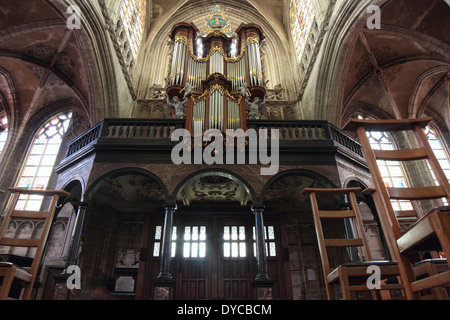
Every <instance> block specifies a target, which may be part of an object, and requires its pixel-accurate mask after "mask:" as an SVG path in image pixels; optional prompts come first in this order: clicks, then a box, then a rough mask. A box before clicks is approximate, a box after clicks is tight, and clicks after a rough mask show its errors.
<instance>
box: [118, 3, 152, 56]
mask: <svg viewBox="0 0 450 320" xmlns="http://www.w3.org/2000/svg"><path fill="white" fill-rule="evenodd" d="M120 17H121V18H122V21H123V25H124V28H125V31H126V33H127V37H128V42H129V43H130V47H131V50H132V51H133V54H134V57H135V58H136V56H137V53H138V49H139V45H140V44H141V41H142V35H143V33H144V27H145V19H146V1H145V0H124V1H123V4H122V8H121V9H120Z"/></svg>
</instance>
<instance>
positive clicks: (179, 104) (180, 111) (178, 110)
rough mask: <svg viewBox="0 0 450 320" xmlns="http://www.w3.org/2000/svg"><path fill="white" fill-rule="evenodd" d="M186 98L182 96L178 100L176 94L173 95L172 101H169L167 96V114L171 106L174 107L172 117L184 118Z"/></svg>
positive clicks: (170, 110)
mask: <svg viewBox="0 0 450 320" xmlns="http://www.w3.org/2000/svg"><path fill="white" fill-rule="evenodd" d="M187 101H188V98H184V99H183V100H180V98H178V97H177V96H175V97H173V101H170V98H169V97H167V111H168V112H169V114H170V113H171V112H172V108H174V109H175V115H174V116H173V118H174V119H185V118H186V109H187V106H186V102H187Z"/></svg>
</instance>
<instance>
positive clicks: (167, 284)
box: [153, 202, 177, 300]
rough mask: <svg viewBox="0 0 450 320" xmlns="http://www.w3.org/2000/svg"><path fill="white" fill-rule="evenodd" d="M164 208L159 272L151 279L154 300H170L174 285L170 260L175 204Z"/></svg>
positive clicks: (166, 205) (167, 204)
mask: <svg viewBox="0 0 450 320" xmlns="http://www.w3.org/2000/svg"><path fill="white" fill-rule="evenodd" d="M164 208H165V218H164V227H163V235H162V242H161V257H160V258H161V262H160V273H159V275H158V277H157V278H156V279H155V280H153V286H154V290H155V291H154V294H153V297H154V299H155V300H170V299H171V298H172V296H173V289H174V285H175V280H174V279H173V277H172V274H171V273H170V260H171V258H172V252H171V248H172V233H173V215H174V214H175V211H176V210H177V204H176V203H175V202H173V203H166V204H165V205H164Z"/></svg>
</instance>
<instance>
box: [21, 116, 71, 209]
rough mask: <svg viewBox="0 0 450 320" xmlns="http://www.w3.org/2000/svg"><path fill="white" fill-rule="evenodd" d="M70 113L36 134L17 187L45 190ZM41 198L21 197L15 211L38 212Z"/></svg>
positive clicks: (57, 117)
mask: <svg viewBox="0 0 450 320" xmlns="http://www.w3.org/2000/svg"><path fill="white" fill-rule="evenodd" d="M71 119H72V113H67V114H61V115H59V116H56V117H54V118H52V119H51V120H50V121H48V122H47V123H46V124H45V125H44V126H43V127H42V128H41V129H40V130H39V131H38V133H37V134H36V137H35V138H34V141H33V144H32V145H31V148H30V150H29V151H28V155H27V157H26V161H25V165H24V167H23V169H22V174H21V177H20V179H19V182H18V184H17V187H19V188H23V189H34V190H45V189H46V188H47V184H48V182H49V179H50V176H51V174H52V173H53V167H54V165H55V161H56V157H57V156H58V153H59V149H60V146H61V142H62V139H63V137H64V135H65V133H66V132H67V129H68V128H69V125H70V122H71ZM41 203H42V197H41V196H27V195H22V196H21V197H20V198H19V201H18V202H17V207H16V209H17V210H30V211H39V210H40V206H41Z"/></svg>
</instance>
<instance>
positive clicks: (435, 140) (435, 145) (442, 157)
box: [424, 126, 450, 205]
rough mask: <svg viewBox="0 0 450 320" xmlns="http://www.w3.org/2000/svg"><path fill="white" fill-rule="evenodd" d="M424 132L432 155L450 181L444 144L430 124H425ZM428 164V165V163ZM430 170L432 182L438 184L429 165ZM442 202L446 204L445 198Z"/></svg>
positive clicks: (448, 163)
mask: <svg viewBox="0 0 450 320" xmlns="http://www.w3.org/2000/svg"><path fill="white" fill-rule="evenodd" d="M424 132H425V135H426V136H427V138H428V142H429V143H430V146H431V148H432V149H433V151H434V155H435V156H436V158H437V160H438V161H439V164H440V165H441V168H442V170H443V171H444V173H445V175H446V177H447V179H449V181H450V159H449V156H448V155H447V152H446V151H445V149H444V146H443V144H442V142H441V140H440V139H439V135H438V133H437V132H436V130H434V129H433V128H431V127H430V126H427V127H426V128H425V131H424ZM428 166H430V165H429V164H428ZM430 172H431V174H432V176H433V179H434V183H435V184H436V185H438V184H439V183H438V181H437V179H436V177H435V175H434V173H433V171H432V170H431V167H430ZM442 202H443V203H444V205H448V202H447V200H446V199H445V198H443V199H442Z"/></svg>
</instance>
